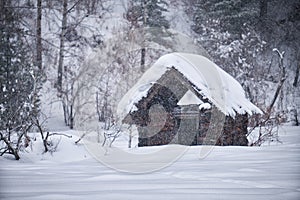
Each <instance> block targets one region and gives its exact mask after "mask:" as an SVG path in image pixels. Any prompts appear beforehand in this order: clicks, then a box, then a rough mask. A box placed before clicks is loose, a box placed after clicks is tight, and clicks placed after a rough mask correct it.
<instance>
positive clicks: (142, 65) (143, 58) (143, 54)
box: [141, 47, 146, 73]
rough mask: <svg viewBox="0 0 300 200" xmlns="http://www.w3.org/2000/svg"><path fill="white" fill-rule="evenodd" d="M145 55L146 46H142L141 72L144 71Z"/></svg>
mask: <svg viewBox="0 0 300 200" xmlns="http://www.w3.org/2000/svg"><path fill="white" fill-rule="evenodd" d="M145 57H146V48H145V47H143V48H142V52H141V72H142V73H144V72H145Z"/></svg>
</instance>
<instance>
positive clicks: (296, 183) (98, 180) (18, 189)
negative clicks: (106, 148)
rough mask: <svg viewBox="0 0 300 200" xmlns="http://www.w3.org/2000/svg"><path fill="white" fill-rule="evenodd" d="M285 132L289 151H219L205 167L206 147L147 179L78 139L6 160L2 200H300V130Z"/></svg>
mask: <svg viewBox="0 0 300 200" xmlns="http://www.w3.org/2000/svg"><path fill="white" fill-rule="evenodd" d="M280 132H281V133H280V135H281V140H282V142H283V143H282V144H272V145H266V146H263V147H214V148H213V150H212V151H211V153H210V154H208V155H207V156H206V157H204V158H202V159H199V153H200V152H201V147H200V146H198V147H189V148H188V151H187V152H186V153H185V154H184V155H183V156H182V157H181V158H180V159H179V160H177V161H176V162H174V163H172V164H171V165H170V166H168V167H166V168H163V169H161V170H158V171H155V172H152V173H143V174H132V173H124V172H123V173H122V172H117V171H115V170H113V169H111V168H108V167H106V166H104V165H103V164H101V163H100V162H98V161H97V160H95V159H94V158H93V157H92V156H91V155H90V154H88V152H87V151H86V149H85V148H84V146H83V145H74V141H75V140H76V139H77V138H76V136H74V137H72V139H68V138H65V137H63V138H62V140H61V143H60V146H59V148H58V152H56V153H54V154H53V155H52V156H51V155H50V154H43V155H41V154H39V153H37V152H38V151H37V150H36V149H33V151H32V152H29V153H26V154H23V158H22V159H21V160H20V161H14V160H10V159H7V158H2V157H0V163H1V165H0V199H1V200H5V199H11V200H18V199H22V200H27V199H28V200H29V199H30V200H35V199H47V200H50V199H55V200H59V199H70V200H71V199H72V200H73V199H74V200H76V199H122V200H126V199H143V200H146V199H151V200H152V199H172V200H173V199H272V200H273V199H300V156H299V154H300V135H299V133H300V128H299V127H288V126H285V127H282V128H281V129H280ZM67 133H68V134H73V132H71V131H70V132H67ZM175 147H176V146H175ZM34 148H40V147H38V145H37V147H34ZM162 148H164V147H152V149H155V150H159V149H162ZM149 149H151V148H138V149H135V150H134V151H139V152H140V153H145V156H147V151H149ZM108 156H109V155H108ZM129 163H130V162H129ZM131 164H132V163H131ZM136 164H137V163H136ZM144 164H145V163H144ZM147 164H149V163H147ZM125 165H126V163H125ZM140 165H142V164H140Z"/></svg>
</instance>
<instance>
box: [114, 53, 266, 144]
mask: <svg viewBox="0 0 300 200" xmlns="http://www.w3.org/2000/svg"><path fill="white" fill-rule="evenodd" d="M119 110H120V111H121V112H119V113H120V116H121V117H122V119H123V123H127V124H135V125H136V126H137V128H138V133H139V138H138V146H153V145H166V144H182V145H202V144H205V145H224V146H225V145H243V146H245V145H248V140H247V137H246V134H247V124H248V115H251V114H253V113H261V111H260V110H259V109H258V108H257V107H256V106H255V105H253V104H252V103H251V102H250V101H249V100H248V99H247V98H246V97H245V92H244V90H243V88H242V87H241V85H240V84H239V83H238V82H237V81H236V80H235V79H234V78H233V77H231V76H230V75H229V74H227V73H226V72H225V71H223V70H222V69H221V68H219V67H218V66H216V65H215V64H214V63H213V62H211V61H210V60H209V59H207V58H205V57H203V56H200V55H195V54H185V53H172V54H167V55H165V56H162V57H161V58H160V59H159V60H158V61H157V62H156V63H155V64H154V65H153V66H152V67H151V68H150V69H149V70H147V71H146V72H145V74H144V75H143V76H142V77H141V79H140V80H139V81H138V82H137V84H136V85H135V86H134V87H133V88H132V89H131V90H130V91H128V92H127V94H126V95H125V96H124V97H123V99H122V100H121V102H120V103H119Z"/></svg>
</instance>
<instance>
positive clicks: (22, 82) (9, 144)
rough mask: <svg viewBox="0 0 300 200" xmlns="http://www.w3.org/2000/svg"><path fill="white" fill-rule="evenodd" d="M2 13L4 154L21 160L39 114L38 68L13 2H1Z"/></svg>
mask: <svg viewBox="0 0 300 200" xmlns="http://www.w3.org/2000/svg"><path fill="white" fill-rule="evenodd" d="M0 12H1V15H0V85H1V88H0V155H3V154H4V153H8V154H13V155H14V156H15V159H17V160H18V159H19V158H20V157H19V154H18V152H19V149H20V148H21V143H22V138H23V137H24V136H26V133H27V131H28V130H29V128H30V127H31V126H32V123H31V117H33V116H34V115H37V113H38V108H37V106H38V98H35V97H34V96H35V94H36V93H35V94H33V90H34V87H35V81H34V78H33V77H34V75H35V72H36V70H35V68H34V66H33V65H32V60H31V59H30V58H31V56H30V55H29V52H30V51H29V50H28V49H29V48H28V46H27V45H26V43H25V42H24V34H25V31H24V30H23V29H22V28H21V26H20V16H19V13H18V12H17V10H16V9H14V8H13V1H0Z"/></svg>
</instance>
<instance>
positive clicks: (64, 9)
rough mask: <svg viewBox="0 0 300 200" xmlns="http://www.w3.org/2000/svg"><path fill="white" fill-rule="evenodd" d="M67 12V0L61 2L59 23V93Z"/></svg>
mask: <svg viewBox="0 0 300 200" xmlns="http://www.w3.org/2000/svg"><path fill="white" fill-rule="evenodd" d="M67 14H68V0H64V2H63V18H62V23H61V34H60V47H59V60H58V75H57V85H56V86H57V91H58V93H59V95H61V93H62V79H63V64H64V51H65V34H66V29H67Z"/></svg>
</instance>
